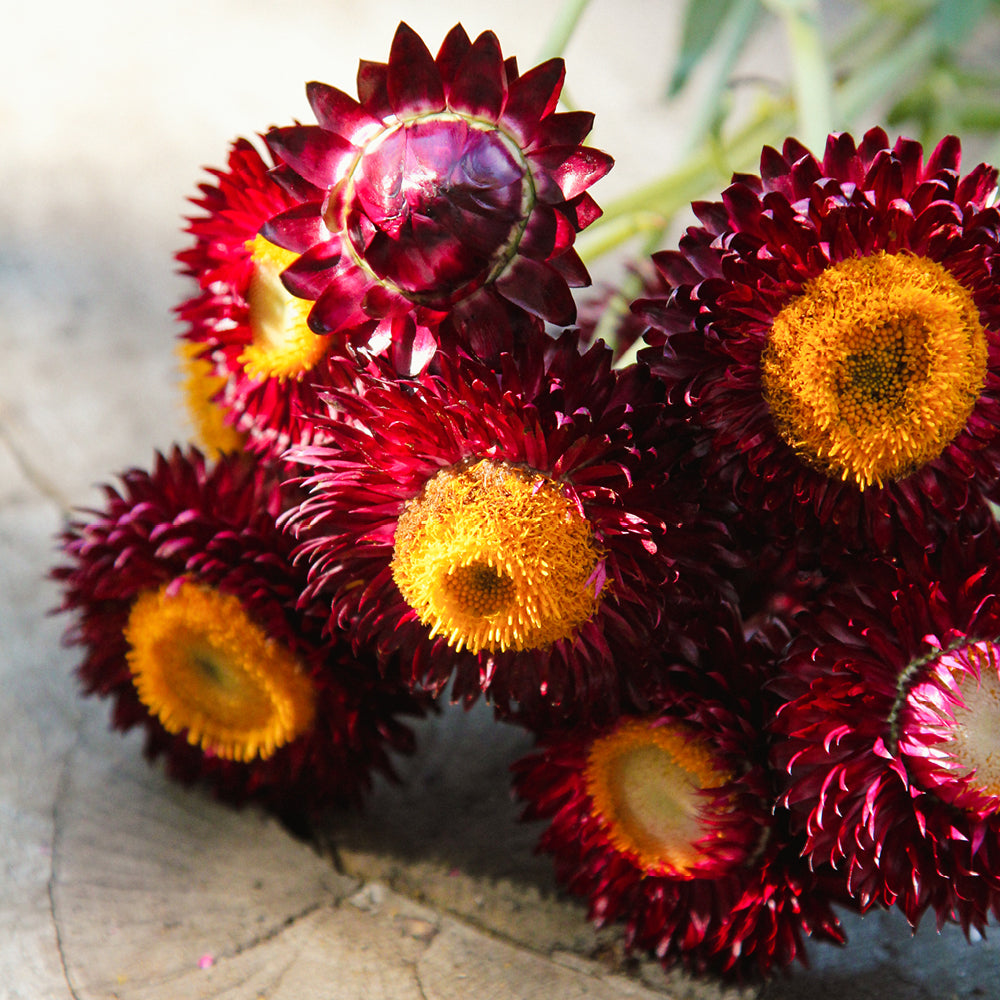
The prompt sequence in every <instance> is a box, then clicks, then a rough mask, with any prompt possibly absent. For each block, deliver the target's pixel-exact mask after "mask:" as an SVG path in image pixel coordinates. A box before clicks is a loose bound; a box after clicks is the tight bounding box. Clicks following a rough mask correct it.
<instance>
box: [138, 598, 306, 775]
mask: <svg viewBox="0 0 1000 1000" xmlns="http://www.w3.org/2000/svg"><path fill="white" fill-rule="evenodd" d="M125 638H126V640H127V641H128V644H129V651H128V663H129V668H130V669H131V671H132V679H133V683H134V684H135V689H136V692H137V693H138V695H139V698H140V700H141V701H142V703H143V704H144V705H145V706H146V707H147V708H148V709H149V711H150V713H151V714H153V715H154V716H155V717H156V718H157V719H159V720H160V722H161V723H162V724H163V727H164V728H165V729H166V730H167V732H169V733H181V732H186V734H187V739H188V742H189V743H191V744H193V745H196V746H200V747H201V748H202V749H203V750H205V751H206V752H210V753H212V754H214V755H215V756H217V757H223V758H225V759H227V760H238V761H250V760H254V759H258V758H260V759H264V758H267V757H270V756H271V755H272V754H273V753H274V752H275V750H277V749H278V748H279V747H281V746H284V745H285V744H286V743H289V742H290V741H292V740H294V739H295V738H296V737H298V736H300V735H302V733H304V732H306V731H307V730H308V729H309V728H310V727H311V726H312V722H313V715H314V711H315V692H314V690H313V686H312V683H311V682H310V680H309V678H308V677H307V676H306V674H305V673H304V672H303V670H302V668H301V666H300V664H299V662H298V660H297V659H296V658H295V657H294V656H292V654H291V653H289V652H288V650H286V649H285V648H284V647H282V646H280V645H279V644H278V643H277V642H275V641H274V640H273V639H271V638H270V637H269V636H268V635H267V633H266V632H265V631H264V630H263V629H262V628H261V627H260V626H259V625H257V624H256V623H255V622H253V621H252V620H251V619H250V617H249V616H248V615H247V613H246V611H245V610H244V608H243V605H242V604H241V603H240V601H239V600H238V599H237V598H236V597H234V596H233V595H232V594H224V593H221V592H220V591H218V590H214V589H213V588H210V587H204V586H200V585H198V584H194V583H190V582H184V583H181V585H180V587H179V588H176V589H174V588H172V587H171V586H170V585H165V586H163V587H161V588H160V589H159V590H156V591H146V592H144V593H142V594H140V595H139V597H138V598H137V599H136V601H135V603H134V604H133V605H132V610H131V611H130V613H129V618H128V623H127V624H126V626H125Z"/></svg>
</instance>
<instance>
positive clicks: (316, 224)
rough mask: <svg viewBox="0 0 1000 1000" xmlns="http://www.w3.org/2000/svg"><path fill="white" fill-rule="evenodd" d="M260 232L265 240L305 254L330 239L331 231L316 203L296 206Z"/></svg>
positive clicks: (268, 222)
mask: <svg viewBox="0 0 1000 1000" xmlns="http://www.w3.org/2000/svg"><path fill="white" fill-rule="evenodd" d="M260 232H261V235H262V236H263V237H264V239H266V240H270V241H271V242H272V243H275V244H277V245H278V246H279V247H284V248H285V249H286V250H294V251H295V252H296V253H304V252H305V251H306V250H308V249H309V247H311V246H315V245H316V244H317V243H320V242H323V241H324V240H328V239H329V238H330V231H329V230H328V229H327V228H326V224H325V223H324V222H323V216H322V215H320V206H319V205H318V204H316V202H308V203H306V204H305V205H296V206H295V207H294V208H290V209H288V210H287V211H285V212H281V213H280V214H279V215H275V216H272V217H271V218H270V219H268V220H267V222H265V223H264V225H263V226H262V227H261V230H260Z"/></svg>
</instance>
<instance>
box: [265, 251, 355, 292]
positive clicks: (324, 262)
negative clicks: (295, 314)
mask: <svg viewBox="0 0 1000 1000" xmlns="http://www.w3.org/2000/svg"><path fill="white" fill-rule="evenodd" d="M342 258H343V259H344V261H345V263H346V262H349V261H350V258H349V257H346V256H345V255H344V254H343V246H342V244H341V242H340V237H339V236H335V237H334V238H333V239H331V240H327V242H325V243H319V244H317V245H316V246H314V247H313V248H312V249H311V250H309V251H307V252H306V253H304V254H302V256H301V257H299V258H298V260H296V261H294V262H293V263H291V264H289V265H288V267H286V268H285V270H284V271H282V272H281V283H282V284H283V285H284V286H285V288H287V289H288V291H289V292H291V294H292V295H295V296H296V297H298V298H300V299H318V298H319V296H320V295H321V294H322V292H323V291H324V290H325V289H326V287H327V286H328V285H329V284H330V281H331V278H332V276H333V271H334V269H335V268H336V267H337V265H338V264H340V262H341V259H342Z"/></svg>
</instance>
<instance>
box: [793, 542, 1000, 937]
mask: <svg viewBox="0 0 1000 1000" xmlns="http://www.w3.org/2000/svg"><path fill="white" fill-rule="evenodd" d="M998 551H1000V531H998V529H997V527H996V525H995V524H990V525H989V526H988V527H986V528H985V529H981V530H980V533H979V534H978V535H977V534H974V533H972V532H969V531H968V530H966V529H965V527H964V526H961V525H960V530H958V531H956V532H955V533H954V534H953V535H952V536H951V537H950V538H949V539H948V542H947V544H946V545H944V546H942V548H941V549H940V551H939V552H937V553H934V554H931V555H928V554H925V553H922V552H921V553H918V554H916V555H914V554H908V555H907V558H905V559H904V560H902V561H901V562H900V564H899V565H893V564H891V563H890V562H888V561H885V562H881V561H876V562H872V563H865V564H863V565H859V566H857V567H856V574H855V581H856V582H855V583H854V585H853V586H848V585H847V584H841V585H840V586H838V587H836V588H831V589H830V590H829V591H828V592H827V593H825V594H824V595H823V600H822V608H821V610H817V611H816V612H815V613H813V614H812V615H811V616H809V617H806V616H802V617H801V618H800V622H801V625H802V629H803V631H802V635H801V636H800V637H799V638H798V639H796V640H795V642H794V643H793V644H792V646H791V648H790V650H789V652H788V654H787V656H786V658H785V660H784V663H783V669H782V673H781V674H780V675H779V679H778V680H777V681H776V682H775V687H776V690H777V691H778V693H780V695H781V696H782V697H784V698H785V699H787V701H786V703H785V704H783V705H782V706H781V708H780V709H779V711H778V713H777V717H776V720H775V722H774V724H773V730H774V734H775V736H776V739H775V741H774V750H773V756H774V762H775V766H776V768H777V769H779V770H780V771H781V772H782V773H784V774H785V775H786V779H785V783H784V790H783V797H782V801H783V802H784V803H785V804H787V806H788V808H789V809H790V810H791V813H792V815H793V817H794V819H795V825H796V827H797V829H800V830H802V831H803V832H804V833H805V836H806V850H807V852H808V856H809V857H810V859H812V860H813V861H814V862H815V863H820V864H827V863H829V864H832V865H833V866H834V867H836V868H837V870H838V872H839V874H840V876H841V878H842V880H843V882H844V884H845V886H846V888H847V890H848V891H849V892H850V894H851V895H852V896H853V897H854V898H855V899H856V900H857V901H858V903H859V904H860V905H861V906H862V907H863V908H868V907H870V906H873V905H886V906H891V905H896V906H898V907H899V908H900V909H901V910H902V911H903V913H905V915H906V917H907V919H908V920H909V921H910V923H911V924H912V925H913V926H914V927H916V925H917V923H918V921H919V920H920V918H921V916H922V915H923V913H924V912H926V911H927V910H932V911H933V912H934V913H935V915H936V918H937V922H938V925H939V926H940V925H941V924H943V923H944V922H946V921H956V922H958V923H959V924H961V926H962V927H963V929H965V930H966V932H968V931H969V929H970V928H971V927H975V928H977V929H978V930H980V931H982V930H983V929H984V927H985V925H986V922H987V920H988V919H989V916H990V914H993V915H994V916H1000V813H998V811H997V807H998V805H1000V772H998V770H997V765H996V760H997V759H998V733H1000V602H998V598H997V595H998V594H1000V565H998V563H997V560H996V554H997V552H998Z"/></svg>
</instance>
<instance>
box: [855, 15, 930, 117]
mask: <svg viewBox="0 0 1000 1000" xmlns="http://www.w3.org/2000/svg"><path fill="white" fill-rule="evenodd" d="M937 46H938V38H937V33H936V32H935V30H934V28H933V27H932V26H931V25H929V24H924V25H922V26H921V27H919V28H917V29H916V30H915V31H912V32H910V33H909V36H908V37H905V38H902V39H900V40H899V43H898V44H897V45H895V46H894V47H893V48H891V49H889V50H888V51H886V52H885V53H884V54H883V55H882V58H881V59H879V60H878V61H877V62H875V63H874V64H872V65H869V66H868V67H867V71H866V72H865V73H862V74H857V75H852V76H849V77H848V78H847V80H846V81H845V82H844V85H843V86H842V87H841V89H840V95H839V102H838V103H839V106H840V114H841V117H842V118H843V119H844V121H846V122H852V121H854V120H855V119H857V118H858V117H860V116H861V115H869V116H870V114H871V111H872V108H873V106H874V107H878V103H879V102H880V101H881V100H882V99H884V98H885V95H886V94H889V93H892V92H893V91H894V90H896V89H898V87H899V84H900V81H901V80H904V79H906V77H907V76H909V75H910V74H912V73H913V72H914V70H915V69H919V68H925V67H926V65H927V60H928V59H929V58H930V56H931V55H933V53H934V51H935V49H936V48H937ZM865 124H871V122H866V123H865Z"/></svg>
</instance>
